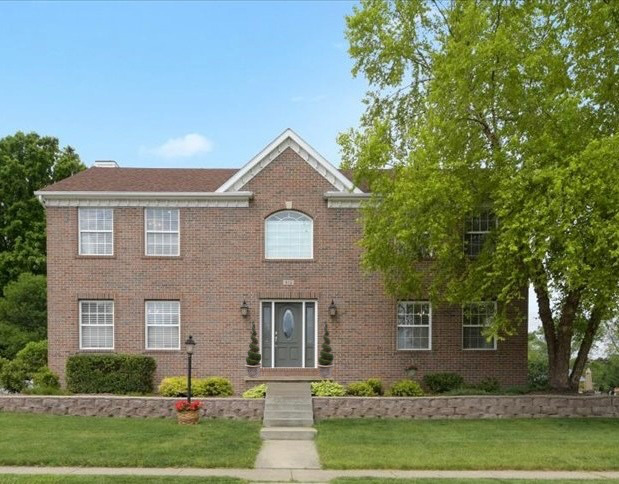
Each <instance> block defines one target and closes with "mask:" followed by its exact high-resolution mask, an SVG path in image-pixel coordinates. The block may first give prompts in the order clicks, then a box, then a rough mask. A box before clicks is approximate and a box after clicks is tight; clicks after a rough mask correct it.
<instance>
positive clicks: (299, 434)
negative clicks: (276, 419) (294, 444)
mask: <svg viewBox="0 0 619 484" xmlns="http://www.w3.org/2000/svg"><path fill="white" fill-rule="evenodd" d="M260 437H262V440H314V438H315V437H316V429H313V428H311V427H263V428H262V430H261V431H260Z"/></svg>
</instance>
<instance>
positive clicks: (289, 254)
mask: <svg viewBox="0 0 619 484" xmlns="http://www.w3.org/2000/svg"><path fill="white" fill-rule="evenodd" d="M313 225H314V223H313V221H312V219H311V218H310V217H308V216H307V215H305V214H303V213H300V212H294V211H292V210H284V211H283V212H277V213H274V214H273V215H271V216H270V217H268V218H267V219H266V221H265V257H266V258H267V259H311V258H313V256H314V255H313V251H314V247H313V238H314V233H313V230H314V227H313Z"/></svg>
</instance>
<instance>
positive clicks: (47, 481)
mask: <svg viewBox="0 0 619 484" xmlns="http://www.w3.org/2000/svg"><path fill="white" fill-rule="evenodd" d="M0 482H1V483H2V484H64V483H67V484H147V483H148V484H151V483H152V484H202V483H217V484H241V483H244V482H246V481H242V480H241V479H235V478H233V477H176V476H175V477H154V476H68V475H57V476H56V475H54V476H52V475H33V474H29V475H15V474H0Z"/></svg>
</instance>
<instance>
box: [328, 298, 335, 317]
mask: <svg viewBox="0 0 619 484" xmlns="http://www.w3.org/2000/svg"><path fill="white" fill-rule="evenodd" d="M329 316H331V317H332V318H334V317H335V316H337V306H336V305H335V301H334V300H333V299H331V304H329Z"/></svg>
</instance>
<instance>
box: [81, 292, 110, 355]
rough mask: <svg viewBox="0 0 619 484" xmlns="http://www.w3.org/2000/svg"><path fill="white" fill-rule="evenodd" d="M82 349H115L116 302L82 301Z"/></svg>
mask: <svg viewBox="0 0 619 484" xmlns="http://www.w3.org/2000/svg"><path fill="white" fill-rule="evenodd" d="M80 349H82V350H113V349H114V301H80Z"/></svg>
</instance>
